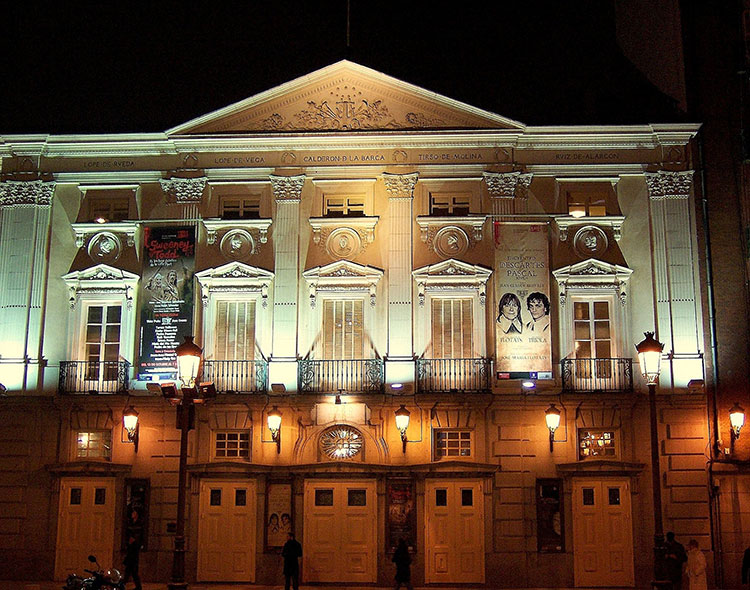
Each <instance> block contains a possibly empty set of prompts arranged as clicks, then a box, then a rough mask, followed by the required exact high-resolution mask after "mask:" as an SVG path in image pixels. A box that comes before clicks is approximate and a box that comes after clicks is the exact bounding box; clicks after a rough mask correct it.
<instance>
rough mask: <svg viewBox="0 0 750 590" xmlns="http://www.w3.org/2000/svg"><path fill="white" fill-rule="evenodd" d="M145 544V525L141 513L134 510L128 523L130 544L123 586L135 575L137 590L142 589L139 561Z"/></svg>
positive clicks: (127, 550)
mask: <svg viewBox="0 0 750 590" xmlns="http://www.w3.org/2000/svg"><path fill="white" fill-rule="evenodd" d="M142 545H143V525H142V524H141V521H140V514H139V513H138V511H137V510H133V511H132V512H131V514H130V524H129V525H128V545H127V547H126V549H125V559H124V560H123V562H122V563H123V565H124V566H125V574H124V576H123V578H122V585H123V588H124V587H125V585H126V584H127V583H128V580H130V578H131V576H132V577H133V582H134V583H135V590H142V588H143V587H142V586H141V576H140V574H139V573H138V562H139V560H140V554H141V546H142Z"/></svg>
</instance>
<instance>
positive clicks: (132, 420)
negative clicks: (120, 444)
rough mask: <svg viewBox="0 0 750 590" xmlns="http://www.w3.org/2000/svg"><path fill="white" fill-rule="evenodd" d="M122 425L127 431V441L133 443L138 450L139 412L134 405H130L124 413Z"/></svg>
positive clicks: (136, 450)
mask: <svg viewBox="0 0 750 590" xmlns="http://www.w3.org/2000/svg"><path fill="white" fill-rule="evenodd" d="M122 427H123V428H124V429H125V432H126V433H127V437H128V440H127V442H129V443H133V447H134V450H135V452H136V453H137V452H138V412H137V411H136V409H135V408H134V407H133V406H130V407H128V409H127V410H125V411H124V412H123V413H122Z"/></svg>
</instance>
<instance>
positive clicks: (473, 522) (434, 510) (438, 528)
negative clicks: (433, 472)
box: [425, 480, 484, 584]
mask: <svg viewBox="0 0 750 590" xmlns="http://www.w3.org/2000/svg"><path fill="white" fill-rule="evenodd" d="M425 508H426V515H425V522H426V536H425V545H426V547H425V551H426V554H427V559H426V563H425V581H426V582H427V583H428V584H429V583H440V584H444V583H476V584H481V583H484V497H483V495H482V484H481V483H480V482H478V481H461V480H458V481H456V480H444V481H434V482H433V481H428V482H427V483H426V486H425Z"/></svg>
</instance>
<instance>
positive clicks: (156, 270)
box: [138, 227, 195, 381]
mask: <svg viewBox="0 0 750 590" xmlns="http://www.w3.org/2000/svg"><path fill="white" fill-rule="evenodd" d="M194 272H195V229H194V228H192V227H146V228H144V248H143V272H142V273H141V283H140V292H139V300H140V302H141V323H140V348H139V351H138V379H141V380H144V381H158V380H161V379H175V375H176V372H177V355H176V354H175V348H177V345H179V344H181V343H182V342H183V340H184V339H185V336H192V335H193V274H194Z"/></svg>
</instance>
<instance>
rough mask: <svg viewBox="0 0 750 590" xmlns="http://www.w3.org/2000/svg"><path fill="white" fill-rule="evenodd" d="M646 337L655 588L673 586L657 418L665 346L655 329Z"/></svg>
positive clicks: (641, 357)
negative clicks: (668, 573) (668, 570)
mask: <svg viewBox="0 0 750 590" xmlns="http://www.w3.org/2000/svg"><path fill="white" fill-rule="evenodd" d="M644 336H646V338H645V339H644V340H643V341H641V342H640V343H638V344H636V345H635V349H636V351H638V361H639V363H640V366H641V373H642V374H643V378H644V379H645V380H646V384H647V385H648V406H649V412H650V419H651V478H652V486H651V487H652V490H653V503H654V579H653V581H652V582H651V586H652V588H664V589H671V588H672V583H671V582H670V581H668V580H667V579H666V568H665V563H664V557H665V554H666V548H665V546H664V524H663V522H662V514H661V467H660V465H659V431H658V426H657V420H656V384H657V382H658V381H659V373H660V371H661V353H662V350H664V345H663V344H662V343H661V342H659V341H658V340H655V339H654V333H653V332H645V333H644Z"/></svg>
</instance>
